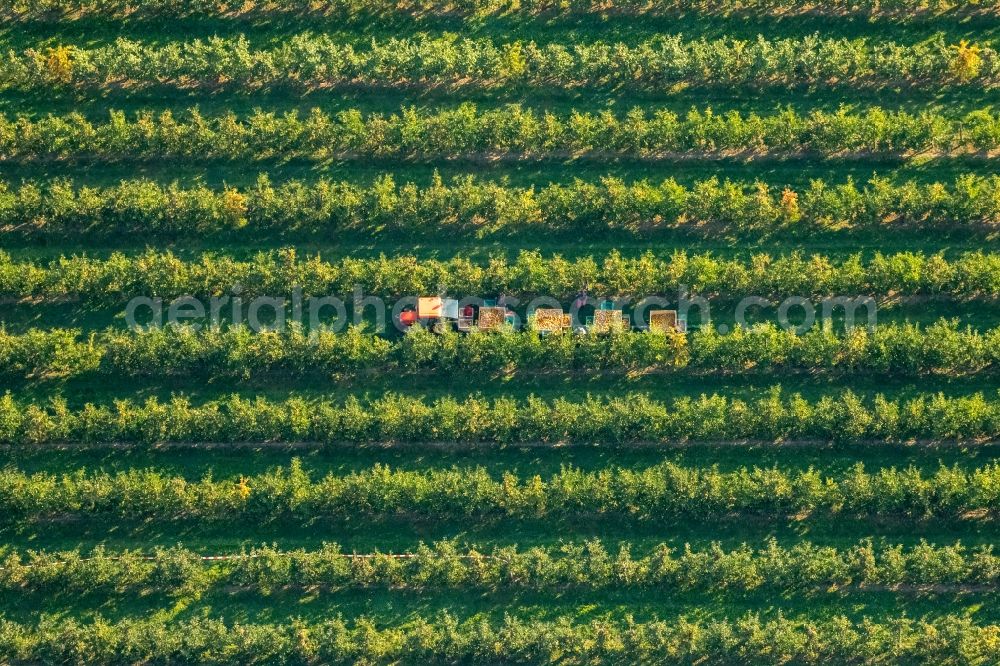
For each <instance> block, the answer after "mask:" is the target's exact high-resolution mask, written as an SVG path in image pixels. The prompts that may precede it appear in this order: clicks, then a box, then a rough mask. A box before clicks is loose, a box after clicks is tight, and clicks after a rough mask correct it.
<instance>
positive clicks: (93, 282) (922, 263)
mask: <svg viewBox="0 0 1000 666" xmlns="http://www.w3.org/2000/svg"><path fill="white" fill-rule="evenodd" d="M236 285H239V287H240V290H241V291H240V294H241V295H242V297H243V298H244V302H247V301H248V299H250V298H253V297H255V296H271V297H277V296H291V295H292V293H293V291H294V289H295V288H296V287H299V288H301V290H302V293H303V294H304V295H305V296H310V295H312V296H329V295H336V296H340V297H341V298H343V299H345V300H346V301H350V300H351V299H352V297H353V294H354V289H355V287H359V288H361V289H362V290H363V291H364V293H365V295H373V296H379V297H384V298H399V297H403V296H415V295H419V294H428V293H440V292H441V291H442V290H444V291H445V292H446V293H451V294H458V295H459V296H460V297H464V296H470V295H473V296H475V295H483V294H491V293H497V292H503V293H505V294H508V295H517V296H551V297H554V298H564V299H565V298H573V297H574V296H575V295H576V294H577V293H578V292H579V291H580V290H581V289H584V288H586V289H588V290H589V291H590V293H592V294H601V295H606V296H630V297H636V298H639V299H641V298H645V297H646V296H650V295H657V294H658V295H666V296H669V297H671V298H675V297H676V296H677V294H678V292H679V291H680V290H681V288H683V289H685V290H686V291H688V292H689V293H694V294H707V295H721V296H724V297H727V298H737V297H739V296H743V295H754V296H774V297H783V296H802V297H813V296H817V297H824V296H842V295H844V294H850V295H857V294H873V295H893V296H913V295H945V296H954V297H958V298H986V299H993V298H995V297H996V294H998V293H1000V254H998V253H993V252H989V253H988V252H983V251H977V252H963V253H961V254H956V255H955V256H954V257H953V258H950V259H948V258H945V257H944V255H943V254H926V253H923V252H898V253H895V254H883V253H881V252H876V253H875V254H874V255H873V256H871V257H870V258H868V259H864V258H863V257H862V255H861V254H860V253H859V254H855V255H852V256H849V257H847V258H845V259H841V260H839V261H838V260H836V259H832V258H830V257H829V256H825V255H822V254H814V255H812V256H808V257H806V256H803V255H802V254H801V253H799V252H793V253H791V254H786V255H779V256H772V255H770V254H766V253H760V254H755V255H753V256H751V257H750V258H749V260H747V259H741V258H723V257H717V256H714V255H712V254H710V253H703V254H691V253H688V252H686V251H684V250H677V251H674V252H673V253H672V254H671V255H669V256H665V255H656V254H654V253H652V252H648V251H647V252H645V253H643V254H640V255H637V256H634V257H624V256H622V255H621V254H620V253H619V252H617V251H612V252H610V253H609V254H607V255H605V256H604V257H599V256H582V257H578V258H576V259H566V258H564V257H562V256H561V255H559V254H553V255H550V256H547V257H546V256H543V255H542V253H541V252H539V251H537V250H522V251H521V252H520V253H519V254H518V255H517V257H516V258H514V259H512V260H509V259H507V258H506V257H504V256H502V255H498V256H494V257H492V258H490V259H489V260H488V261H486V262H483V261H473V260H472V259H469V258H466V257H463V256H460V255H459V256H454V257H452V258H450V259H437V258H418V257H416V256H408V255H401V256H391V257H389V256H385V255H382V256H379V257H377V258H371V257H361V258H354V257H344V258H342V259H339V260H336V261H327V260H324V259H323V258H322V257H321V256H320V255H318V254H317V255H313V256H307V257H304V258H303V257H300V256H298V254H297V253H296V251H295V250H294V249H291V248H286V249H282V250H276V251H273V250H272V251H269V252H263V251H262V252H258V253H257V254H255V255H254V256H253V257H252V258H250V259H248V260H239V259H234V258H232V257H229V256H220V255H216V254H212V253H205V254H202V255H196V256H195V257H193V258H189V259H182V258H180V257H178V256H177V255H175V254H174V253H172V252H170V251H167V252H158V251H156V250H153V249H147V250H145V251H144V252H142V253H139V254H133V255H126V254H124V253H121V252H114V253H111V254H110V255H109V256H107V257H105V258H94V257H90V256H87V255H74V256H71V257H65V256H64V257H60V258H59V259H56V260H53V261H50V262H48V263H47V264H40V263H35V262H29V261H14V260H13V259H12V258H11V256H10V255H9V254H6V253H4V252H2V251H0V295H4V296H13V297H19V298H31V297H44V298H62V297H67V296H73V297H80V298H83V299H87V300H90V301H103V302H112V303H118V302H122V301H125V300H127V299H130V298H133V297H135V296H148V297H162V298H177V297H181V296H188V295H196V296H200V297H205V298H207V297H212V296H219V295H226V294H230V293H231V290H232V289H233V288H234V286H236ZM817 305H818V304H817ZM206 312H208V307H206ZM863 312H864V310H863V308H862V309H861V310H859V315H858V316H862V314H861V313H863Z"/></svg>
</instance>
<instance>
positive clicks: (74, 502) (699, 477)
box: [0, 460, 1000, 523]
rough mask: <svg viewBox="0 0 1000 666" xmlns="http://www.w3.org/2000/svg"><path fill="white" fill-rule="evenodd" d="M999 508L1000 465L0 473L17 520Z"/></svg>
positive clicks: (932, 513) (943, 512)
mask: <svg viewBox="0 0 1000 666" xmlns="http://www.w3.org/2000/svg"><path fill="white" fill-rule="evenodd" d="M998 509H1000V465H996V464H991V465H986V466H984V467H980V468H976V469H972V470H969V471H966V470H963V469H960V468H958V467H944V466H942V467H941V468H939V469H938V470H937V471H936V472H933V473H930V474H926V473H924V472H922V471H920V470H918V469H916V468H912V467H910V468H906V469H901V470H900V469H896V468H883V469H880V470H878V471H875V472H867V471H865V469H864V467H863V466H862V465H860V464H858V465H855V466H854V467H851V468H850V469H849V470H847V471H846V472H839V473H837V474H832V475H824V474H822V473H821V472H820V471H818V470H815V469H809V470H806V471H783V470H781V469H778V468H759V467H754V468H746V467H744V468H739V469H736V470H734V471H729V472H723V471H720V470H719V469H717V468H714V467H713V468H688V467H681V466H679V465H676V464H674V463H670V462H667V463H661V464H659V465H656V466H653V467H648V468H644V469H623V468H608V469H603V470H597V471H583V470H580V469H576V468H573V467H566V468H563V469H562V470H561V471H560V472H558V473H557V474H554V475H553V476H551V477H550V478H548V479H542V478H540V477H537V476H536V477H533V478H519V477H518V476H517V475H516V474H513V473H509V472H507V473H504V474H503V476H502V477H501V478H496V477H493V476H491V475H490V474H489V473H488V472H487V470H485V469H484V468H481V467H475V468H458V467H453V468H451V469H425V470H421V471H408V470H393V469H390V468H389V467H387V466H384V465H376V466H374V467H372V468H370V469H366V470H361V471H356V472H351V473H350V474H347V475H344V476H334V475H332V474H331V475H328V476H325V477H323V478H321V479H313V478H311V477H310V475H309V474H308V472H306V471H305V470H304V469H303V468H302V467H301V465H300V464H299V461H298V460H295V461H293V463H292V465H291V466H289V467H288V468H280V467H279V468H277V469H275V470H273V471H270V472H266V473H263V474H258V475H254V476H250V477H241V478H240V479H238V480H235V481H234V480H215V479H213V478H211V477H210V476H209V477H206V478H203V479H201V480H199V481H188V480H185V479H183V478H180V477H173V476H170V475H169V474H166V473H163V472H159V471H157V470H155V469H132V470H129V471H127V472H117V473H114V474H111V473H107V472H91V473H87V472H85V471H84V470H80V471H79V472H76V473H73V474H63V475H53V474H47V473H35V474H26V473H24V472H21V471H19V470H16V469H10V468H8V469H4V470H0V515H3V516H5V518H6V520H7V521H10V522H14V523H18V522H21V521H25V520H34V519H39V518H43V517H50V516H55V515H58V516H78V517H90V518H99V517H118V518H123V519H136V520H146V521H153V522H169V521H172V520H175V519H199V520H204V521H233V520H251V521H257V520H283V521H297V522H301V523H305V522H309V521H312V520H315V519H316V518H317V517H320V516H340V517H344V516H358V515H372V516H386V515H415V516H429V517H435V518H453V519H463V518H496V517H508V518H543V517H577V518H580V517H586V516H593V515H600V514H605V515H611V516H633V517H636V518H641V519H648V520H659V519H668V518H688V519H705V520H707V519H720V518H725V517H727V516H732V515H733V514H741V515H755V516H760V517H765V518H770V519H772V520H774V519H782V518H784V517H787V516H792V515H795V516H805V515H810V514H812V515H846V516H895V517H910V518H935V519H938V520H942V521H945V522H960V521H962V520H965V519H966V517H967V516H969V515H984V516H989V517H993V516H994V514H995V513H996V511H997V510H998Z"/></svg>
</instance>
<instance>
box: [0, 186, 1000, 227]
mask: <svg viewBox="0 0 1000 666" xmlns="http://www.w3.org/2000/svg"><path fill="white" fill-rule="evenodd" d="M998 224H1000V176H989V177H982V176H976V175H972V174H968V175H963V176H959V177H958V178H956V179H955V181H954V182H953V183H951V184H950V185H943V184H941V183H932V184H928V185H921V184H918V183H916V182H913V181H908V182H902V183H893V182H891V181H889V180H886V179H884V178H873V179H872V180H871V181H869V182H868V183H867V184H866V185H864V186H861V187H859V186H858V185H856V184H855V183H854V181H852V180H847V181H846V182H843V183H827V182H825V181H823V180H814V181H812V183H810V186H809V187H808V188H806V189H803V190H799V191H795V190H790V189H787V188H786V189H784V190H782V189H780V188H772V187H770V186H768V185H767V184H765V183H762V182H755V183H747V182H732V181H728V180H727V181H724V182H720V181H719V180H718V179H716V178H711V179H708V180H703V181H700V182H697V183H694V184H693V185H691V186H684V185H681V184H680V183H678V182H677V181H676V180H674V179H672V178H670V179H667V180H664V181H662V182H660V183H653V182H650V181H648V180H640V181H636V182H631V183H627V182H625V181H623V180H621V179H619V178H615V177H612V176H606V177H603V178H601V179H600V180H599V181H583V180H575V181H573V182H571V183H568V184H549V185H545V186H541V187H537V188H536V187H514V186H510V185H507V184H503V183H497V182H494V181H490V180H480V179H477V178H475V177H474V176H465V177H455V178H453V179H452V180H451V181H450V182H448V183H445V182H443V181H442V180H441V179H440V178H439V177H435V178H434V181H433V183H432V184H431V185H430V186H428V187H419V186H418V185H416V184H414V183H403V184H397V183H396V182H395V181H394V180H393V177H392V175H390V174H386V175H383V176H380V177H379V178H377V179H376V180H375V182H374V183H373V184H372V185H370V186H362V185H358V184H356V183H353V182H351V181H330V180H325V179H319V180H316V181H299V180H288V181H283V182H281V183H277V184H275V183H272V182H271V180H270V179H269V178H268V177H267V175H266V174H261V175H260V177H259V178H258V180H257V183H256V185H255V186H253V187H248V188H244V189H239V190H237V189H233V188H221V189H213V188H209V187H206V186H204V185H196V186H191V187H182V186H180V185H178V184H177V183H173V184H170V185H160V184H158V183H156V182H155V181H150V180H123V181H121V182H120V183H118V184H116V185H112V186H110V187H91V186H86V185H82V184H80V182H77V181H74V180H72V179H59V180H50V181H41V182H39V181H28V182H25V183H22V184H21V185H20V186H13V185H11V184H3V183H0V230H3V231H6V232H7V233H11V234H19V235H22V236H25V237H46V236H60V237H71V238H72V237H78V236H97V237H102V236H115V237H117V236H119V235H120V234H123V233H126V234H134V235H142V236H143V237H150V236H165V237H173V236H180V235H184V234H199V235H202V236H208V235H212V234H219V233H224V232H240V231H243V232H244V233H245V234H246V235H248V236H249V235H251V234H252V233H253V232H256V231H277V232H282V233H289V232H297V233H301V234H310V235H312V234H315V235H322V234H328V233H331V232H337V231H349V232H357V233H364V234H377V233H396V234H400V233H401V234H410V233H412V234H428V235H432V234H437V233H463V234H475V235H477V236H482V235H492V234H497V235H505V234H509V233H530V232H579V231H602V230H615V231H627V232H630V233H635V234H645V233H649V232H655V231H659V230H668V229H680V230H683V231H687V232H691V233H694V234H703V235H706V236H712V235H715V234H718V233H719V232H720V231H729V232H735V233H740V234H746V235H753V234H758V233H770V232H775V231H783V230H784V231H792V232H818V231H827V230H836V231H844V232H846V231H849V230H879V231H885V232H904V231H918V232H923V231H928V230H935V231H945V232H950V231H974V232H977V231H980V232H985V231H990V230H993V229H994V228H995V227H996V226H997V225H998Z"/></svg>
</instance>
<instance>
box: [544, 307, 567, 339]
mask: <svg viewBox="0 0 1000 666" xmlns="http://www.w3.org/2000/svg"><path fill="white" fill-rule="evenodd" d="M569 324H570V316H569V315H568V314H565V313H564V312H563V311H562V310H560V309H558V308H539V309H537V310H535V329H536V330H539V331H545V332H548V333H554V332H556V331H561V330H563V329H564V328H569Z"/></svg>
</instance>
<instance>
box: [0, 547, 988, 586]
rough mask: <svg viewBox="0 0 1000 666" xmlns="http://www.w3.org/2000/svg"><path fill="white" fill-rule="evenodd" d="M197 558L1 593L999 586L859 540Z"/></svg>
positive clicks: (954, 565) (10, 571)
mask: <svg viewBox="0 0 1000 666" xmlns="http://www.w3.org/2000/svg"><path fill="white" fill-rule="evenodd" d="M212 557H213V558H214V559H210V560H206V559H203V558H202V556H200V555H199V554H198V553H196V552H194V551H191V550H188V549H184V548H181V547H176V548H169V549H162V548H161V549H157V550H156V551H155V552H154V553H153V554H152V555H142V554H140V553H138V552H135V551H122V552H109V551H106V550H105V549H103V548H97V549H95V550H94V551H93V552H92V553H89V554H86V555H85V554H82V553H81V552H80V551H79V550H74V551H67V552H45V551H30V552H28V553H25V554H21V553H13V552H12V553H9V554H8V555H7V556H6V558H5V559H4V560H3V561H2V562H0V564H2V565H3V566H2V568H0V587H3V588H6V589H8V590H18V591H21V592H24V593H35V594H39V593H40V594H46V593H49V592H53V591H56V590H58V591H62V592H72V593H75V594H92V593H94V592H99V591H113V592H115V593H119V594H121V593H126V592H127V593H136V592H146V593H148V592H150V591H154V590H155V591H164V592H168V593H170V594H175V595H182V594H192V593H194V594H199V593H203V592H204V591H205V590H207V589H208V588H210V587H213V586H216V587H218V586H233V587H238V588H242V589H247V590H251V591H257V592H263V593H268V592H270V591H271V590H274V589H281V588H287V587H296V588H313V587H317V586H319V587H323V588H332V589H343V588H349V587H380V586H381V587H392V588H401V587H405V588H416V589H433V588H448V589H486V590H491V591H495V590H503V589H518V588H527V589H534V590H563V589H565V588H566V587H580V588H590V589H609V588H621V587H651V588H656V589H658V590H661V591H662V592H663V593H670V592H689V591H700V592H718V591H723V590H725V591H734V592H736V591H742V592H749V591H753V590H759V589H771V590H781V591H788V592H804V593H811V592H816V591H821V590H823V589H829V590H832V589H844V588H851V587H853V588H859V587H862V588H873V587H886V586H900V585H908V586H924V587H925V588H927V589H933V586H937V587H938V588H939V589H944V588H945V587H947V586H951V587H954V588H956V589H960V588H962V587H963V586H964V587H966V588H968V587H971V586H992V585H997V584H998V583H1000V556H997V555H995V554H994V553H993V548H992V547H990V546H979V547H976V548H973V549H968V548H965V547H963V546H962V545H961V544H960V543H958V544H954V545H951V546H943V547H937V546H933V545H930V544H928V543H927V542H921V543H920V544H919V545H917V546H914V547H911V548H904V547H903V546H881V547H875V546H874V545H873V544H872V543H871V541H863V542H861V543H859V544H857V545H856V546H852V547H850V548H845V549H838V548H833V547H830V546H817V545H814V544H812V543H810V542H808V541H803V542H799V543H796V544H795V545H794V546H792V547H790V548H785V547H782V546H780V545H778V544H777V542H775V541H773V540H771V541H769V542H768V543H767V544H766V545H765V546H764V547H763V548H759V549H753V548H751V547H750V546H748V545H746V544H744V545H742V546H740V547H739V548H737V549H735V550H730V551H726V550H723V548H722V547H721V546H720V545H719V544H717V543H715V544H712V545H710V546H709V547H707V548H706V549H704V550H694V549H692V548H691V547H690V546H685V547H684V548H683V549H682V550H680V551H678V550H677V549H674V548H671V547H669V546H667V545H666V544H660V545H658V546H656V547H655V548H653V549H652V550H651V551H650V552H649V553H648V554H646V555H644V556H635V555H633V554H632V547H631V546H630V545H628V544H623V545H621V546H620V548H619V550H618V552H617V553H616V554H614V555H612V553H611V552H609V550H608V549H607V547H606V546H605V544H603V543H602V542H601V541H599V540H591V541H587V542H586V543H565V544H563V545H561V546H559V547H558V548H540V547H535V548H530V549H526V550H519V549H518V548H517V547H515V546H504V547H495V548H493V550H492V551H491V552H489V553H483V552H479V551H477V550H474V549H470V550H465V551H461V550H459V549H458V548H457V546H456V545H455V544H454V543H452V542H449V541H442V542H439V543H436V544H434V545H433V546H430V547H429V546H426V545H423V544H421V545H420V547H419V548H418V549H417V550H416V551H415V552H411V553H400V554H390V553H371V554H362V555H358V554H350V553H344V552H343V551H342V549H341V548H340V546H338V545H337V544H324V545H323V547H322V548H320V549H319V550H313V551H307V550H301V549H299V550H291V551H281V550H277V549H276V548H274V547H270V546H262V547H260V548H252V549H250V550H246V551H243V552H242V553H238V554H234V555H226V556H212Z"/></svg>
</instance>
